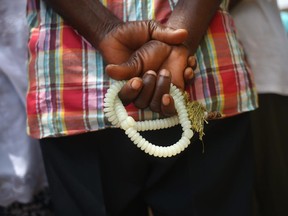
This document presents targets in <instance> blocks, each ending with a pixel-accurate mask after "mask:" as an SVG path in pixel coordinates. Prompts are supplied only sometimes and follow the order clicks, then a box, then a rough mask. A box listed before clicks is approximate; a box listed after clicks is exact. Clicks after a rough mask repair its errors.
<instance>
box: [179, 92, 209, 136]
mask: <svg viewBox="0 0 288 216" xmlns="http://www.w3.org/2000/svg"><path fill="white" fill-rule="evenodd" d="M184 98H185V102H186V107H187V112H188V117H189V119H190V121H191V124H192V130H193V131H196V132H197V133H199V139H200V140H201V141H202V138H203V136H204V124H205V123H207V121H206V120H205V112H206V109H205V107H204V106H203V105H202V104H201V103H199V102H197V101H190V100H189V96H188V94H187V92H185V93H184Z"/></svg>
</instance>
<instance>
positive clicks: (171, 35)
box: [147, 20, 188, 45]
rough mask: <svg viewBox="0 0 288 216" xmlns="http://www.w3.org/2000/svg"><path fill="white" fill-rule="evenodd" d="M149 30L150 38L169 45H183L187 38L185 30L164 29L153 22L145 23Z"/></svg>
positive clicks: (164, 27)
mask: <svg viewBox="0 0 288 216" xmlns="http://www.w3.org/2000/svg"><path fill="white" fill-rule="evenodd" d="M147 25H148V28H149V29H150V37H151V38H152V39H154V40H158V41H161V42H163V43H167V44H170V45H177V44H181V43H183V42H184V41H185V40H186V39H187V37H188V31H187V30H185V29H174V28H170V27H166V26H164V25H162V24H160V23H158V22H156V21H154V20H150V21H148V22H147Z"/></svg>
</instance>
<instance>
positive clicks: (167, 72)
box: [159, 69, 170, 77]
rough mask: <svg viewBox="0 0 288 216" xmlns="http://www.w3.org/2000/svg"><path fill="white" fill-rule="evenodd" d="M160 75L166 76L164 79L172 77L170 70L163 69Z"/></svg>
mask: <svg viewBox="0 0 288 216" xmlns="http://www.w3.org/2000/svg"><path fill="white" fill-rule="evenodd" d="M159 75H161V76H164V77H169V76H170V72H169V71H168V70H166V69H162V70H161V71H160V72H159Z"/></svg>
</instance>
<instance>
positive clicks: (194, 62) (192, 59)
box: [187, 56, 197, 70]
mask: <svg viewBox="0 0 288 216" xmlns="http://www.w3.org/2000/svg"><path fill="white" fill-rule="evenodd" d="M187 64H188V66H190V67H191V68H192V70H195V69H196V68H197V60H196V57H195V56H189V58H188V62H187Z"/></svg>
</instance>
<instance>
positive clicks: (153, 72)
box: [144, 70, 157, 76]
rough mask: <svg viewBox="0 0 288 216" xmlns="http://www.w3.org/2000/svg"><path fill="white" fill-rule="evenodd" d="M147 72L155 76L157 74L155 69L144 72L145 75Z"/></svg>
mask: <svg viewBox="0 0 288 216" xmlns="http://www.w3.org/2000/svg"><path fill="white" fill-rule="evenodd" d="M146 74H149V75H153V76H157V74H156V72H155V71H153V70H148V71H147V72H146V73H145V74H144V76H145V75H146Z"/></svg>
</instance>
